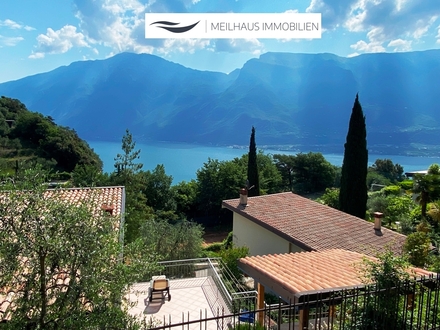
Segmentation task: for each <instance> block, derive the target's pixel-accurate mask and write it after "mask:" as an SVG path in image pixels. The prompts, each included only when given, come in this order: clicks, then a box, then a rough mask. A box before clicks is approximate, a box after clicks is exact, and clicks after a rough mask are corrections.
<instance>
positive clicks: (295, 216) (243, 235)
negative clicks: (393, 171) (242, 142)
mask: <svg viewBox="0 0 440 330" xmlns="http://www.w3.org/2000/svg"><path fill="white" fill-rule="evenodd" d="M246 197H247V196H246ZM222 207H223V208H226V209H228V210H231V211H232V212H233V233H234V238H233V242H234V244H235V245H237V246H247V247H249V252H250V255H252V256H255V255H266V254H282V253H289V252H301V251H324V250H328V249H343V250H348V251H353V252H357V253H361V254H365V255H370V256H375V255H377V253H378V252H383V251H385V250H386V249H387V247H388V248H390V249H391V250H392V251H393V252H394V253H396V254H401V253H402V247H403V244H404V242H405V239H406V236H405V235H402V234H399V233H397V232H394V231H392V230H390V229H387V228H383V227H381V225H380V216H381V214H377V218H376V222H375V224H373V223H371V222H368V221H365V220H363V219H360V218H357V217H355V216H352V215H349V214H347V213H344V212H341V211H339V210H336V209H334V208H331V207H329V206H326V205H322V204H320V203H317V202H315V201H312V200H310V199H307V198H304V197H301V196H298V195H296V194H294V193H291V192H285V193H279V194H272V195H264V196H257V197H249V198H245V197H243V195H242V196H241V198H237V199H230V200H225V201H223V203H222Z"/></svg>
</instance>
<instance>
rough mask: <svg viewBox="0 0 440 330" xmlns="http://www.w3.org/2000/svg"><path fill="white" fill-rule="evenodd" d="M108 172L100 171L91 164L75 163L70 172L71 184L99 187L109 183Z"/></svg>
mask: <svg viewBox="0 0 440 330" xmlns="http://www.w3.org/2000/svg"><path fill="white" fill-rule="evenodd" d="M109 180H110V177H109V174H108V173H102V171H101V170H99V169H97V168H96V167H95V166H92V165H84V164H82V165H76V166H75V169H74V170H73V172H72V184H73V186H75V187H99V186H106V185H108V184H109Z"/></svg>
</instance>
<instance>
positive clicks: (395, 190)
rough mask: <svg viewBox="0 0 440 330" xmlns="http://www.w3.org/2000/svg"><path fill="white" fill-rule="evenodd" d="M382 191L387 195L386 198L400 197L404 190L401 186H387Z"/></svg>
mask: <svg viewBox="0 0 440 330" xmlns="http://www.w3.org/2000/svg"><path fill="white" fill-rule="evenodd" d="M381 191H382V192H383V193H384V194H385V196H390V195H394V196H399V195H400V194H401V193H402V189H401V188H400V186H387V187H385V188H383V189H382V190H381Z"/></svg>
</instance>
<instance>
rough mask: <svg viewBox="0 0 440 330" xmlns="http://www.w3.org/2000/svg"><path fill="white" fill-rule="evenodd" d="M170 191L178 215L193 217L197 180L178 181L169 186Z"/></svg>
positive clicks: (195, 206) (195, 207) (195, 208)
mask: <svg viewBox="0 0 440 330" xmlns="http://www.w3.org/2000/svg"><path fill="white" fill-rule="evenodd" d="M171 191H172V195H173V197H174V202H175V203H176V213H177V214H178V215H180V216H182V215H185V216H186V218H187V219H191V218H193V217H194V215H195V213H196V211H197V203H196V199H197V191H198V185H197V182H196V181H195V180H191V181H182V182H179V183H178V184H176V185H174V186H172V187H171Z"/></svg>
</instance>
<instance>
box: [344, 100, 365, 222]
mask: <svg viewBox="0 0 440 330" xmlns="http://www.w3.org/2000/svg"><path fill="white" fill-rule="evenodd" d="M344 147H345V151H344V161H343V164H342V175H341V189H340V193H339V207H340V210H341V211H344V212H346V213H349V214H351V215H354V216H357V217H359V218H362V219H364V218H365V212H366V210H367V167H368V150H367V129H366V126H365V116H364V113H363V111H362V107H361V104H360V103H359V99H358V94H356V99H355V101H354V105H353V110H352V112H351V117H350V124H349V127H348V133H347V141H346V143H345V145H344Z"/></svg>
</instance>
